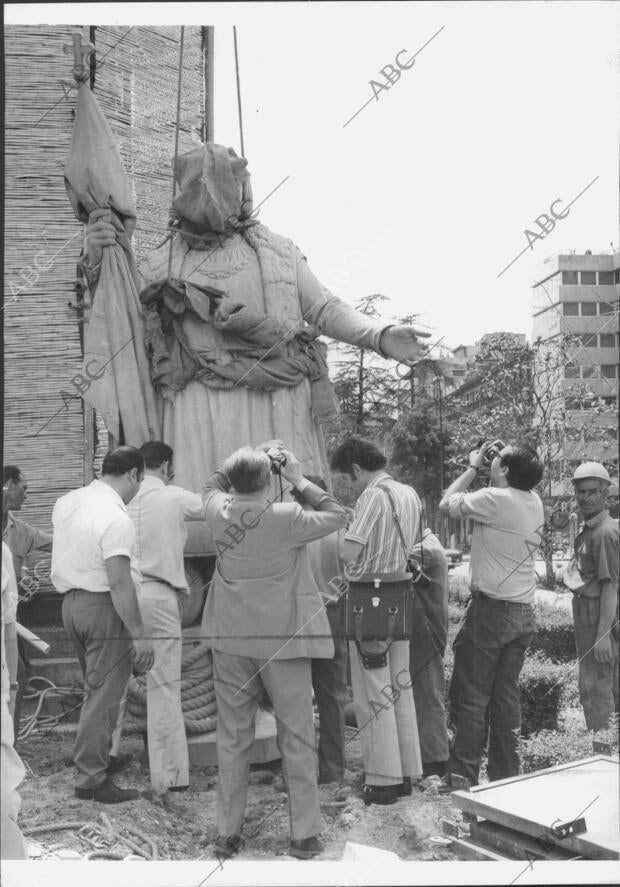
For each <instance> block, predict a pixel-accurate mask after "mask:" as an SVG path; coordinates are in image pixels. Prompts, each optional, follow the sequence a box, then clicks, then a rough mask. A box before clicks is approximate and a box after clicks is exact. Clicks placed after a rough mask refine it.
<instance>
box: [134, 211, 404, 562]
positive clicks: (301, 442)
mask: <svg viewBox="0 0 620 887" xmlns="http://www.w3.org/2000/svg"><path fill="white" fill-rule="evenodd" d="M246 236H247V237H248V239H249V240H250V241H251V242H252V243H253V245H254V247H258V251H261V259H262V261H261V262H259V256H258V251H257V249H255V248H253V246H251V245H250V243H248V242H247V240H246V239H245V238H244V237H243V236H241V235H240V234H238V235H234V236H232V237H230V238H228V239H227V240H226V241H225V242H224V245H223V246H222V247H210V248H208V249H207V250H200V249H192V248H190V247H189V246H188V244H187V243H186V242H185V241H184V240H182V238H180V237H179V236H176V237H175V239H174V242H173V252H172V265H171V269H170V275H168V260H169V244H168V243H166V244H164V245H163V246H162V247H160V248H159V249H158V250H155V251H153V252H152V253H151V254H150V255H149V257H148V259H147V261H146V262H145V264H144V265H142V266H141V268H140V271H139V277H140V279H139V287H140V289H143V288H144V287H146V286H147V285H149V284H151V283H155V282H157V281H160V280H164V279H166V278H167V277H168V276H170V277H171V278H176V279H178V280H181V281H182V282H185V283H189V284H196V285H198V286H211V287H217V288H219V289H221V290H224V291H225V293H226V295H227V296H228V297H229V298H231V299H233V300H235V301H238V302H241V303H243V304H245V305H247V306H249V307H251V308H255V309H258V310H261V311H264V312H266V313H267V314H270V315H273V316H277V317H278V318H279V319H280V320H283V319H285V320H286V321H287V328H289V327H290V328H291V329H301V328H303V326H304V325H305V323H304V321H305V322H306V323H308V324H314V325H315V326H316V327H318V329H319V330H320V332H321V333H322V334H325V335H326V336H329V337H331V338H333V339H337V340H339V341H342V342H348V343H350V344H353V345H357V346H359V347H361V348H368V349H374V350H376V349H377V348H378V345H379V339H380V336H381V333H382V332H383V330H384V329H385V328H386V327H387V326H389V325H390V324H389V323H388V322H386V321H385V320H383V321H377V320H374V319H372V318H370V317H367V316H365V315H363V314H360V313H359V312H357V311H355V309H354V308H352V307H351V306H349V305H347V304H346V303H345V302H343V301H342V300H341V299H339V298H337V297H336V296H333V295H332V294H331V293H330V292H329V290H327V289H326V288H325V287H324V286H322V285H321V283H320V282H319V281H318V280H317V278H316V277H315V276H314V274H313V273H312V272H311V271H310V269H309V268H308V265H307V263H306V260H305V259H304V257H303V256H302V254H301V253H300V251H299V249H298V248H297V247H296V246H295V245H294V244H293V243H292V241H290V240H288V239H286V238H283V237H280V236H278V235H275V234H273V233H272V232H270V231H269V230H268V229H267V228H265V227H264V226H262V225H256V226H254V227H253V228H252V229H251V233H250V234H249V235H246ZM265 273H267V274H268V275H269V277H270V280H269V281H267V282H265V280H264V276H265ZM289 321H290V324H289ZM183 331H184V333H185V335H186V336H187V339H188V343H189V345H190V347H191V348H192V349H193V350H194V351H196V352H198V353H203V354H205V355H207V356H208V358H209V360H213V359H215V360H216V361H218V362H219V361H222V362H225V361H228V360H230V355H229V352H228V350H227V348H226V347H225V344H224V340H225V337H224V336H223V335H222V333H221V331H220V330H219V329H217V328H216V326H214V325H213V324H212V323H208V322H203V321H201V320H198V319H197V318H196V317H194V316H192V315H191V313H186V314H185V315H184V317H183ZM159 415H160V417H161V422H162V439H163V440H164V441H165V442H166V443H167V444H169V446H171V447H172V448H173V450H174V466H175V483H177V484H179V485H180V486H182V487H185V488H186V489H188V490H193V491H195V492H201V490H202V484H203V483H204V481H205V480H206V479H208V478H209V477H210V476H211V474H212V473H213V471H215V469H216V468H217V467H218V466H220V465H221V463H222V462H223V460H224V459H225V458H226V457H227V456H229V455H230V454H231V453H232V452H233V451H234V450H235V449H237V448H238V447H240V446H243V445H246V444H250V445H252V446H256V445H257V444H260V443H262V442H263V441H265V440H271V439H274V438H275V439H280V440H282V441H284V444H285V446H286V447H287V448H288V449H290V450H292V451H293V452H294V453H295V455H296V456H297V458H298V459H299V460H300V461H301V462H302V465H303V469H304V472H305V473H309V474H325V472H326V470H327V466H326V465H325V464H324V458H323V459H322V458H321V448H320V445H319V439H318V437H317V426H316V423H315V419H314V417H313V414H312V408H311V396H310V381H309V380H308V379H305V380H304V381H303V382H301V384H298V385H296V386H294V387H286V388H279V389H278V390H275V391H260V390H256V389H251V388H247V387H244V385H243V384H238V385H235V387H233V388H226V389H218V388H212V387H208V386H207V385H205V384H204V383H203V382H201V381H199V380H192V381H190V382H188V383H187V385H186V386H185V388H184V389H183V390H182V391H179V392H177V393H176V395H175V397H174V400H170V399H169V398H164V397H162V396H161V395H160V396H159ZM128 443H133V442H132V441H128ZM140 443H141V442H140ZM188 529H189V534H190V535H189V539H188V544H187V547H186V554H212V553H214V551H215V550H214V547H213V541H212V539H211V538H210V536H209V534H208V530H207V529H206V525H205V524H203V523H202V522H191V523H188Z"/></svg>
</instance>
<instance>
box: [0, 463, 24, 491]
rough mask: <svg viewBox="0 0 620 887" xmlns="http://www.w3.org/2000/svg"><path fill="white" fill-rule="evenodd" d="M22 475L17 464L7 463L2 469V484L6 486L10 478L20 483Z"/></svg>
mask: <svg viewBox="0 0 620 887" xmlns="http://www.w3.org/2000/svg"><path fill="white" fill-rule="evenodd" d="M21 476H22V473H21V471H20V470H19V468H18V467H17V465H5V466H4V467H3V469H2V485H3V486H4V484H8V482H9V481H10V480H12V481H13V483H14V484H17V483H19V480H20V478H21Z"/></svg>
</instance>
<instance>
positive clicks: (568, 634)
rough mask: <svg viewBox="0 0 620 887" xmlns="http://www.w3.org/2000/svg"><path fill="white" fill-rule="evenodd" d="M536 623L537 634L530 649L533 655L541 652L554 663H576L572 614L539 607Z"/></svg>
mask: <svg viewBox="0 0 620 887" xmlns="http://www.w3.org/2000/svg"><path fill="white" fill-rule="evenodd" d="M536 622H537V629H536V633H535V635H534V637H533V638H532V642H531V644H530V647H529V649H530V651H531V652H532V653H538V652H540V653H542V654H543V655H544V656H546V657H547V658H548V659H551V660H552V661H553V662H574V661H575V659H577V648H576V647H575V626H574V623H573V617H572V614H571V613H568V612H566V611H565V610H559V609H554V610H549V609H546V608H543V607H537V609H536Z"/></svg>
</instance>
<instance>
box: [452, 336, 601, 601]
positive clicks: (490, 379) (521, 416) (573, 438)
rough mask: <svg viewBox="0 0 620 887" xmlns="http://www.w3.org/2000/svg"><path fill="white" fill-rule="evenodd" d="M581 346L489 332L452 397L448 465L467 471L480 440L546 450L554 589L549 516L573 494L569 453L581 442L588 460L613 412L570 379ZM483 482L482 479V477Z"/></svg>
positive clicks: (546, 537)
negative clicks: (451, 450) (470, 455)
mask: <svg viewBox="0 0 620 887" xmlns="http://www.w3.org/2000/svg"><path fill="white" fill-rule="evenodd" d="M578 350H580V346H579V343H578V341H577V340H576V338H575V337H574V336H566V335H561V336H557V337H555V338H554V339H552V340H547V341H542V340H537V341H536V342H535V343H534V344H533V345H527V344H523V343H521V342H519V341H518V339H516V337H513V336H510V335H509V334H499V335H498V336H495V337H490V338H489V339H488V340H485V341H483V342H482V343H481V346H480V351H479V354H478V356H477V357H476V360H475V364H474V366H473V368H472V370H471V371H470V373H469V374H468V376H467V377H466V379H465V383H464V385H463V386H462V387H461V388H460V389H458V390H457V391H456V392H454V393H453V394H452V395H450V396H449V398H448V402H449V406H448V410H447V412H448V419H449V420H451V422H450V424H451V436H452V444H453V447H454V450H455V455H454V456H453V457H451V458H450V459H449V460H448V463H449V465H450V467H451V468H452V469H453V470H457V469H458V470H462V469H463V467H464V466H465V465H466V464H467V461H466V456H467V453H468V452H469V450H471V449H473V448H474V447H475V446H476V445H477V443H478V441H479V440H481V439H487V440H495V439H498V438H499V439H501V440H503V441H504V442H506V443H510V442H512V441H516V440H519V441H523V442H526V443H529V444H530V445H531V446H533V447H534V448H535V449H536V450H537V451H538V453H539V454H540V455H541V458H542V460H543V464H544V466H545V474H544V477H543V481H542V483H541V494H542V496H543V498H544V502H545V506H546V508H545V526H544V531H543V536H542V543H541V552H542V554H543V556H544V559H545V562H546V572H547V584H549V585H550V586H552V585H553V584H554V572H553V562H552V553H553V532H552V528H551V525H550V522H549V519H550V517H551V514H552V512H553V511H554V510H555V508H556V507H557V505H558V502H559V501H560V500H561V499H562V498H566V496H567V495H568V494H570V489H569V488H567V485H566V480H567V478H568V477H570V475H571V474H572V470H571V467H570V465H569V461H570V453H571V452H574V445H575V443H576V442H579V443H580V444H581V451H582V453H583V458H586V456H587V454H588V450H589V449H590V450H591V449H592V447H593V446H594V445H595V444H596V445H598V444H600V442H601V439H603V438H605V437H606V438H607V440H608V441H609V425H610V424H613V423H614V421H615V415H616V413H615V410H614V407H613V406H610V405H609V404H608V403H606V402H604V401H603V400H602V399H601V398H600V397H599V396H598V395H597V394H596V393H595V392H594V391H592V389H591V388H590V387H589V386H588V384H587V383H585V382H583V381H581V380H579V381H577V380H574V381H573V380H571V379H570V378H567V377H570V368H571V367H572V366H575V361H576V358H577V356H578V354H577V352H578ZM576 408H581V412H579V410H577V412H575V410H576ZM614 427H615V425H614ZM590 458H591V457H590ZM481 481H482V482H485V479H484V476H483V477H482V478H481Z"/></svg>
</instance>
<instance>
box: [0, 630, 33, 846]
mask: <svg viewBox="0 0 620 887" xmlns="http://www.w3.org/2000/svg"><path fill="white" fill-rule="evenodd" d="M3 630H4V627H3ZM0 764H1V767H0V769H1V772H0V791H1V795H2V822H1V826H2V830H1V831H0V859H28V851H27V849H26V843H25V841H24V839H23V837H22V833H21V832H20V830H19V826H18V824H17V815H18V813H19V808H20V806H21V798H20V796H19V792H18V791H17V786H18V785H19V784H20V783H21V782H22V780H23V778H24V773H25V772H26V771H25V769H24V765H23V763H22V760H21V758H20V757H19V755H18V754H17V752H16V751H15V749H14V748H13V720H12V718H11V715H10V713H9V706H8V704H7V703H6V702H5V701H4V700H3V702H2V744H1V745H0Z"/></svg>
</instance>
